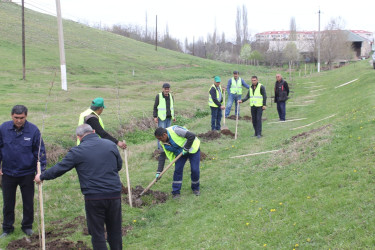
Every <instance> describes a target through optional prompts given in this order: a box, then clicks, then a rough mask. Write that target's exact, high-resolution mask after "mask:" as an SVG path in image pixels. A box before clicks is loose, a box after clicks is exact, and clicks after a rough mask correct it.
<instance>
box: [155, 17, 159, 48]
mask: <svg viewBox="0 0 375 250" xmlns="http://www.w3.org/2000/svg"><path fill="white" fill-rule="evenodd" d="M155 50H158V15H156V32H155Z"/></svg>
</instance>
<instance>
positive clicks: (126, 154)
mask: <svg viewBox="0 0 375 250" xmlns="http://www.w3.org/2000/svg"><path fill="white" fill-rule="evenodd" d="M123 142H124V143H125V140H123ZM124 161H125V171H126V182H127V184H128V196H129V205H130V207H133V202H132V189H131V187H130V177H129V166H128V152H127V149H124Z"/></svg>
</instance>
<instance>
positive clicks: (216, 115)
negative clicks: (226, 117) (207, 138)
mask: <svg viewBox="0 0 375 250" xmlns="http://www.w3.org/2000/svg"><path fill="white" fill-rule="evenodd" d="M220 82H221V79H220V76H215V78H214V84H212V86H211V88H210V90H209V94H208V105H209V106H210V108H211V130H213V131H214V130H218V131H220V129H221V126H220V121H221V117H222V110H223V109H225V107H224V106H223V105H222V102H223V90H222V88H221V86H220Z"/></svg>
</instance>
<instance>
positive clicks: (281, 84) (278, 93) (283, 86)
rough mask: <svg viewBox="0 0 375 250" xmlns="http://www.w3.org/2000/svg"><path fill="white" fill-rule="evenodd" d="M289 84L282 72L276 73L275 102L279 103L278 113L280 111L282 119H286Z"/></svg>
mask: <svg viewBox="0 0 375 250" xmlns="http://www.w3.org/2000/svg"><path fill="white" fill-rule="evenodd" d="M288 96H289V86H288V83H287V82H286V81H285V80H284V79H283V78H282V77H281V75H280V74H276V82H275V103H276V104H277V113H279V119H280V121H285V113H286V109H285V102H286V100H288Z"/></svg>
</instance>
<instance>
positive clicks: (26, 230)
mask: <svg viewBox="0 0 375 250" xmlns="http://www.w3.org/2000/svg"><path fill="white" fill-rule="evenodd" d="M22 231H23V232H24V233H25V234H26V235H27V236H31V235H33V230H32V229H31V228H27V229H22Z"/></svg>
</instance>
